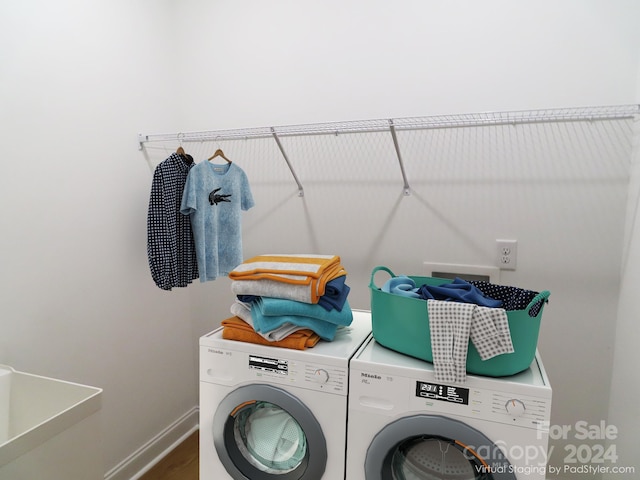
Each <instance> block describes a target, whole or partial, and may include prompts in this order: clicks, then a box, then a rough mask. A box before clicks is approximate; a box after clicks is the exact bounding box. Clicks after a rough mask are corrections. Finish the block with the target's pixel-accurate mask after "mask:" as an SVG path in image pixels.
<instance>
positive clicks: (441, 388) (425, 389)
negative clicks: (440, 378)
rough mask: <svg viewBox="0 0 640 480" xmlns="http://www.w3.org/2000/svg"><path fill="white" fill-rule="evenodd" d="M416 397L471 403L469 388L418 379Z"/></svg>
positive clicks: (464, 403) (463, 403)
mask: <svg viewBox="0 0 640 480" xmlns="http://www.w3.org/2000/svg"><path fill="white" fill-rule="evenodd" d="M416 397H420V398H431V399H433V400H440V401H442V402H450V403H457V404H460V405H469V389H468V388H462V387H454V386H452V385H440V384H438V383H428V382H420V381H418V382H416Z"/></svg>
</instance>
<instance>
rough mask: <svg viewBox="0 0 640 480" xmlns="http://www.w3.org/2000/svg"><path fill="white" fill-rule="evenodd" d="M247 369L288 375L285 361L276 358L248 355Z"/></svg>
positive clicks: (287, 364)
mask: <svg viewBox="0 0 640 480" xmlns="http://www.w3.org/2000/svg"><path fill="white" fill-rule="evenodd" d="M249 368H253V369H256V370H262V371H264V372H271V373H277V374H278V375H288V374H289V363H288V362H287V361H286V360H278V359H277V358H268V357H259V356H257V355H249Z"/></svg>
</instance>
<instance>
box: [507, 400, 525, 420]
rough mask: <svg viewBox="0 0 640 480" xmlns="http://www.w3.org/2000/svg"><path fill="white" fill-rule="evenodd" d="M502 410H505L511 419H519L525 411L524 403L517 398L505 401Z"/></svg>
mask: <svg viewBox="0 0 640 480" xmlns="http://www.w3.org/2000/svg"><path fill="white" fill-rule="evenodd" d="M504 408H506V410H507V413H508V414H509V415H511V416H512V417H513V418H517V417H521V416H522V415H524V411H525V410H526V407H525V406H524V402H523V401H522V400H518V399H517V398H512V399H510V400H507V403H505V404H504Z"/></svg>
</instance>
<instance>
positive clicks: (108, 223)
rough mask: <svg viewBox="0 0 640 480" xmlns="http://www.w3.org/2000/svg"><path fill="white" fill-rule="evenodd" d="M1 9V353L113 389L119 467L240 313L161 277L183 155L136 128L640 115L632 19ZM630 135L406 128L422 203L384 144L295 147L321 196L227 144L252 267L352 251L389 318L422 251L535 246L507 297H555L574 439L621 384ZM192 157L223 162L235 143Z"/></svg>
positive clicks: (513, 7)
mask: <svg viewBox="0 0 640 480" xmlns="http://www.w3.org/2000/svg"><path fill="white" fill-rule="evenodd" d="M0 8H1V12H0V18H1V19H2V20H0V23H1V25H0V26H1V27H2V28H1V29H0V32H2V33H0V35H1V37H0V41H1V42H2V45H10V46H11V47H10V48H9V49H5V50H4V51H5V52H6V53H4V54H3V55H5V56H6V57H7V58H6V59H5V58H3V61H2V62H0V79H1V81H2V89H0V92H1V93H0V95H1V97H0V98H1V99H2V108H0V112H2V113H0V115H2V117H0V118H1V119H2V120H1V125H2V128H1V129H0V131H1V132H2V136H3V139H4V142H3V147H4V152H5V161H4V162H3V168H4V173H3V175H1V176H0V178H1V179H0V185H1V186H2V188H1V189H0V192H1V193H0V195H2V201H1V202H0V215H1V217H0V218H1V219H2V224H3V225H5V232H8V233H6V234H5V235H3V236H2V238H1V239H0V252H2V253H0V255H1V256H2V257H1V261H2V263H1V264H2V265H3V271H5V272H8V274H5V275H4V276H3V278H2V280H1V282H2V284H1V285H0V287H1V288H0V291H1V292H2V294H0V295H2V301H1V304H0V305H1V308H2V316H1V317H0V318H1V320H0V328H1V331H2V335H1V336H0V361H1V362H5V363H8V364H11V365H13V366H14V367H16V368H18V369H23V370H29V371H33V372H35V373H40V374H45V375H54V376H58V377H62V378H65V379H68V380H73V381H79V382H83V383H89V384H94V385H98V386H101V387H103V388H105V397H104V409H103V412H104V418H105V468H106V469H107V470H108V469H110V468H112V467H114V466H115V465H117V464H118V462H120V461H122V460H123V459H125V458H126V457H127V455H129V454H131V453H132V452H133V451H135V450H136V449H137V448H138V447H140V446H142V445H143V444H144V443H145V442H146V441H147V440H149V439H150V438H152V437H153V436H154V435H155V434H157V433H158V432H159V431H161V430H162V429H163V428H164V427H166V426H167V425H169V424H170V423H171V422H172V421H174V420H175V419H176V418H178V417H179V416H180V415H182V414H183V413H185V412H186V411H188V410H189V409H190V408H191V407H193V406H194V405H196V403H197V338H198V337H199V336H200V335H201V334H203V333H205V332H207V331H208V330H210V329H211V328H212V326H213V325H215V324H216V323H217V322H218V321H219V320H221V319H222V318H224V316H225V315H227V311H228V304H229V302H230V300H231V295H230V292H229V284H228V281H227V280H226V279H220V280H218V281H216V282H211V283H208V284H203V285H201V284H194V285H192V286H190V287H189V288H187V289H182V290H177V291H174V292H171V293H167V292H162V291H160V290H159V289H157V287H155V285H153V282H152V281H151V278H150V276H149V274H148V267H147V259H146V251H145V242H146V237H145V235H146V224H145V220H146V208H147V202H148V194H149V186H150V181H151V173H152V168H153V166H154V165H155V164H156V163H157V162H158V161H160V160H161V159H162V158H164V157H165V156H166V154H167V153H168V152H169V151H171V149H174V148H175V145H169V146H166V149H164V147H160V148H159V149H155V150H154V149H151V150H150V151H149V152H147V155H146V156H145V154H143V153H141V152H139V151H137V145H136V143H135V136H136V134H137V133H138V132H146V133H152V132H165V131H169V132H178V131H191V130H202V129H207V130H208V129H216V128H235V127H252V126H265V125H281V124H293V123H309V122H317V121H331V120H350V119H366V118H388V117H401V116H411V115H430V114H436V113H462V112H475V111H487V110H494V111H500V110H513V109H533V108H546V107H564V106H581V105H608V104H624V103H633V102H634V101H637V97H636V90H635V88H636V85H637V73H638V58H640V52H639V50H638V48H639V46H640V41H639V40H640V38H639V36H640V32H638V31H637V29H636V28H635V24H634V19H635V18H638V14H639V13H640V5H638V4H637V3H636V2H629V1H622V0H620V1H613V2H612V1H606V2H605V1H578V0H574V1H563V2H552V1H543V2H535V3H533V2H531V3H524V2H509V1H497V0H494V1H490V2H482V3H480V2H471V1H468V2H462V1H458V2H437V1H426V2H425V1H414V2H411V1H400V2H394V3H393V4H391V3H389V2H381V1H377V2H371V1H369V2H357V1H353V2H338V1H329V2H322V3H317V2H308V1H307V2H305V1H302V2H301V1H297V2H294V1H278V2H259V1H253V2H252V1H243V2H238V1H235V2H234V1H230V0H224V1H218V2H208V1H203V0H188V1H181V2H173V1H169V0H165V1H162V2H157V1H151V0H149V1H143V0H136V1H134V2H126V1H116V2H102V1H94V2H80V1H72V0H63V1H60V2H56V4H55V6H53V5H49V2H42V1H35V0H31V1H25V2H20V3H19V4H18V2H9V1H7V0H2V1H1V2H0ZM626 128H627V127H625V126H624V125H620V124H615V125H613V126H606V127H604V126H601V125H598V124H596V125H580V126H578V127H570V126H554V127H550V128H549V129H547V130H539V129H534V128H532V127H522V128H520V127H519V128H516V129H514V130H509V129H504V128H496V129H493V130H486V131H484V132H485V133H480V132H475V133H473V134H471V133H469V132H466V133H463V132H460V131H459V132H457V133H454V132H443V133H441V134H439V135H440V136H436V137H433V138H431V137H428V138H424V137H419V136H407V137H406V138H402V139H401V140H402V141H403V142H404V143H403V145H406V147H405V148H407V149H408V150H409V152H414V151H415V152H417V151H420V150H421V149H423V150H424V151H425V152H427V153H428V155H426V156H425V157H420V156H418V155H412V154H409V153H408V154H407V159H406V160H407V171H408V174H409V179H410V182H411V185H412V187H413V194H412V195H411V196H409V197H404V196H402V194H401V180H400V179H399V172H398V171H397V168H396V167H395V163H394V162H395V159H394V158H393V150H392V149H391V150H390V145H389V143H388V137H386V138H385V137H383V136H377V137H373V138H370V139H369V140H370V142H369V140H367V141H365V142H363V143H361V144H360V145H358V144H357V143H356V146H355V147H354V146H353V145H352V144H349V142H348V141H346V140H345V142H346V143H345V144H329V145H327V144H322V143H314V142H311V143H309V142H307V143H305V142H306V141H300V142H298V143H296V142H289V143H288V144H287V147H288V148H290V149H291V151H292V152H310V153H309V154H308V155H309V156H307V157H306V158H305V157H304V156H303V154H302V153H300V154H299V155H297V156H296V157H295V158H294V157H293V156H292V159H293V160H294V165H296V168H297V173H298V174H299V176H300V177H301V179H302V181H303V183H304V185H305V197H304V198H302V199H301V198H298V197H297V196H296V195H295V194H296V190H295V184H294V183H293V182H292V180H291V177H290V175H289V173H288V172H287V171H286V170H285V169H284V167H283V162H282V159H281V158H280V157H279V155H278V152H277V150H275V149H274V147H273V145H272V144H270V143H258V144H255V145H253V146H250V145H247V144H237V145H231V144H230V145H228V146H225V152H227V153H228V155H229V156H231V157H232V158H234V159H235V160H237V162H238V164H240V165H241V166H242V167H243V168H244V169H245V170H246V171H247V173H248V174H249V178H250V181H251V183H252V187H253V189H254V196H255V197H256V203H257V205H256V207H255V208H254V209H253V210H251V211H249V212H247V214H246V215H245V253H246V254H253V253H260V252H264V251H267V250H271V251H275V250H279V251H285V250H291V251H292V250H299V251H304V250H318V251H329V252H332V253H337V254H340V255H341V256H342V257H343V261H344V263H345V265H346V266H347V269H348V270H349V277H348V278H349V284H350V285H351V286H352V289H353V295H352V297H351V298H352V303H353V305H354V306H356V307H366V306H367V305H368V291H367V284H368V274H369V272H370V271H371V268H372V266H373V265H375V264H379V263H381V264H386V265H388V266H390V267H392V268H393V269H394V270H396V271H404V272H406V273H420V272H419V270H420V268H421V267H420V265H421V262H422V261H423V260H431V261H444V262H461V263H479V264H486V263H489V262H491V260H492V252H493V241H494V240H495V238H500V237H505V236H508V237H515V238H517V239H518V241H519V247H520V249H519V262H520V267H519V269H518V270H517V271H516V272H513V273H510V274H505V275H504V276H503V280H504V281H505V282H507V283H512V284H516V285H520V286H523V287H526V288H532V289H542V288H548V289H549V290H551V292H552V296H551V302H550V304H549V305H548V307H547V310H546V311H545V314H544V317H543V328H542V332H541V338H540V349H541V351H542V354H543V358H544V360H545V364H546V366H547V369H548V371H549V374H550V376H551V380H552V382H553V386H554V408H553V414H552V415H553V417H552V423H559V424H564V423H574V422H575V421H576V420H579V419H584V420H587V421H589V422H597V421H599V420H600V419H601V418H606V416H607V408H608V393H607V391H606V390H602V391H599V392H594V393H593V394H592V395H590V398H589V401H588V402H585V401H584V395H583V392H584V389H585V388H586V387H585V385H588V384H591V382H595V383H596V384H598V385H608V384H609V378H610V375H611V365H612V356H613V345H614V324H615V316H616V306H617V297H618V287H619V272H620V268H621V258H622V248H623V241H622V237H623V232H624V221H625V215H624V208H625V206H626V197H627V187H628V170H629V163H630V158H631V155H630V145H626V144H625V143H624V140H623V142H622V145H621V146H617V145H616V146H612V144H611V143H610V142H609V143H607V141H606V140H605V139H606V138H609V137H610V134H613V136H615V137H616V138H623V139H624V136H625V134H626V132H627V131H628V130H627V129H626ZM542 133H544V134H545V135H546V137H545V138H547V140H548V139H550V138H551V139H553V142H549V141H547V142H545V141H543V140H542V138H543V136H542ZM496 138H500V139H503V140H504V141H505V142H506V143H495V139H496ZM428 140H437V141H435V142H429V141H428ZM478 141H484V143H483V145H484V146H483V147H482V148H480V149H478V150H476V148H475V146H477V144H478V143H477V142H478ZM491 141H494V143H493V144H491ZM500 145H508V148H507V149H501V148H500ZM189 147H190V148H191V151H192V152H193V153H194V154H196V155H197V157H198V158H202V157H203V156H204V155H206V154H207V153H209V151H210V149H211V148H212V147H214V145H190V146H189ZM317 151H320V157H321V158H319V159H316V158H313V161H311V160H310V159H311V155H312V152H317ZM362 151H370V152H371V155H372V159H371V160H370V161H368V160H367V159H365V158H362V157H361V156H359V152H362ZM387 153H388V155H387ZM387 158H389V159H390V160H389V161H390V162H391V163H387V160H386V159H387ZM484 165H486V167H487V168H482V167H483V166H484ZM453 166H455V167H457V168H461V169H463V170H458V171H456V170H454V169H453V168H452V167H453ZM464 172H467V173H466V174H465V173H464ZM478 205H481V206H482V208H481V209H478ZM345 206H346V207H348V208H345ZM365 218H366V221H364V220H363V219H365ZM532 219H534V220H533V221H531V220H532ZM283 231H284V232H287V234H286V235H285V234H283V233H282V232H283ZM407 239H408V240H407ZM603 318H605V319H607V320H606V321H603V320H602V319H603ZM568 339H572V340H568ZM585 365H586V366H588V367H586V368H585ZM561 448H562V445H561V444H559V446H558V449H559V450H560V449H561ZM555 461H556V462H557V461H558V460H557V459H556V460H555ZM560 461H561V458H560Z"/></svg>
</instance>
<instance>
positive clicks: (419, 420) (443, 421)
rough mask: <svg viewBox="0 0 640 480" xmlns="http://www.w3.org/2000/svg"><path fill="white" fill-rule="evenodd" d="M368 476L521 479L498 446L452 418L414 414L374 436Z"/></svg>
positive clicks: (383, 479) (380, 479) (388, 479)
mask: <svg viewBox="0 0 640 480" xmlns="http://www.w3.org/2000/svg"><path fill="white" fill-rule="evenodd" d="M365 478H366V480H439V479H442V480H445V479H446V480H476V479H482V480H516V477H515V474H514V473H513V469H512V468H511V465H510V463H509V460H508V459H507V458H506V456H505V455H504V453H503V452H502V450H501V449H500V447H499V446H498V445H496V444H495V443H494V442H492V441H491V440H490V439H489V438H487V437H486V436H485V435H484V434H483V433H482V432H480V431H479V430H476V429H475V428H473V427H471V426H469V425H467V424H466V423H463V422H461V421H459V420H455V419H453V418H448V417H444V416H440V415H413V416H409V417H403V418H400V419H398V420H395V421H393V422H391V423H389V424H388V425H386V426H385V427H384V428H383V429H381V430H380V431H379V432H378V433H377V434H376V436H375V437H374V438H373V440H372V441H371V443H370V445H369V448H368V450H367V456H366V459H365Z"/></svg>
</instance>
